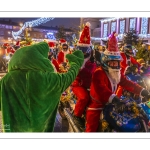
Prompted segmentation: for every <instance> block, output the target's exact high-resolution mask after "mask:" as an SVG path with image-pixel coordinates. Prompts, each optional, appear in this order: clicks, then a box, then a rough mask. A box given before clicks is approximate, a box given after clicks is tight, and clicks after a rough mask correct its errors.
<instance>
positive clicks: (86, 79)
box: [72, 23, 96, 117]
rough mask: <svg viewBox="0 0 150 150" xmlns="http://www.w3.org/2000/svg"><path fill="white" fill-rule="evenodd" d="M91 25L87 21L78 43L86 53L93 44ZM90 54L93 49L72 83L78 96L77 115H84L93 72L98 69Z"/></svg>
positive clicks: (80, 48)
mask: <svg viewBox="0 0 150 150" xmlns="http://www.w3.org/2000/svg"><path fill="white" fill-rule="evenodd" d="M89 27H90V24H89V23H86V25H85V27H84V29H83V31H82V33H81V36H80V39H79V42H78V43H77V46H78V47H79V48H78V49H79V50H82V49H84V50H85V51H83V53H84V54H86V53H87V52H88V50H89V48H90V46H91V40H90V29H89ZM90 56H91V49H90V50H89V57H87V58H85V59H84V63H83V65H82V67H81V69H80V71H79V73H78V75H77V77H76V79H75V81H74V82H73V83H72V91H73V93H74V94H75V95H76V97H77V102H76V105H75V109H74V115H75V116H77V117H81V116H82V114H83V112H84V111H85V109H86V106H87V104H88V102H89V99H90V96H89V89H90V84H91V79H92V73H93V72H94V70H95V69H96V63H95V62H92V61H91V60H90Z"/></svg>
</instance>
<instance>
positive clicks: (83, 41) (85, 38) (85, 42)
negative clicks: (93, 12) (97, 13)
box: [77, 22, 91, 47]
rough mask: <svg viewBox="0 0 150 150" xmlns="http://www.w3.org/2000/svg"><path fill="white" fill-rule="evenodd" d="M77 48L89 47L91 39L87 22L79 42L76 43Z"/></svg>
mask: <svg viewBox="0 0 150 150" xmlns="http://www.w3.org/2000/svg"><path fill="white" fill-rule="evenodd" d="M77 45H78V46H83V47H88V46H91V38H90V23H89V22H87V23H86V25H85V27H84V29H83V31H82V33H81V35H80V39H79V42H78V43H77Z"/></svg>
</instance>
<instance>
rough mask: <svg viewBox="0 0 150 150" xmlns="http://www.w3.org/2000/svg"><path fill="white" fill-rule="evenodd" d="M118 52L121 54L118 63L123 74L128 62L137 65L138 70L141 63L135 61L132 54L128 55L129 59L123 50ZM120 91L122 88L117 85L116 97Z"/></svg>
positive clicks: (120, 93) (119, 94)
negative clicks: (120, 59)
mask: <svg viewBox="0 0 150 150" xmlns="http://www.w3.org/2000/svg"><path fill="white" fill-rule="evenodd" d="M120 54H121V57H122V61H121V63H120V66H121V72H122V73H123V74H125V72H126V70H127V68H128V67H129V64H130V63H132V64H133V65H137V66H138V68H139V70H140V67H141V65H140V64H139V63H138V62H137V61H136V59H134V58H133V57H132V56H130V57H129V59H128V58H127V56H126V54H125V53H123V52H122V53H120ZM122 91H123V88H122V87H121V86H119V87H118V89H117V92H116V95H117V96H118V97H121V95H122Z"/></svg>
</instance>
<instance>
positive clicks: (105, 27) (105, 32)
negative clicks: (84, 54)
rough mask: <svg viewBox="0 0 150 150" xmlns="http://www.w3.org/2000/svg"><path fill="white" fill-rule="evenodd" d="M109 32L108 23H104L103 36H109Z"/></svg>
mask: <svg viewBox="0 0 150 150" xmlns="http://www.w3.org/2000/svg"><path fill="white" fill-rule="evenodd" d="M107 34H108V23H105V24H104V30H103V37H107Z"/></svg>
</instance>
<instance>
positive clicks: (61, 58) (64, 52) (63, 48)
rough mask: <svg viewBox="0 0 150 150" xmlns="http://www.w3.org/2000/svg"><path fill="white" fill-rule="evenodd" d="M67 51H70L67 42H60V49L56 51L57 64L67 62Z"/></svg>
mask: <svg viewBox="0 0 150 150" xmlns="http://www.w3.org/2000/svg"><path fill="white" fill-rule="evenodd" d="M61 41H62V40H61ZM69 53H71V52H70V51H69V46H68V44H66V42H65V41H63V42H61V51H60V52H59V53H58V56H57V61H58V63H59V65H60V64H62V63H66V62H67V59H66V55H67V54H69Z"/></svg>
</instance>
